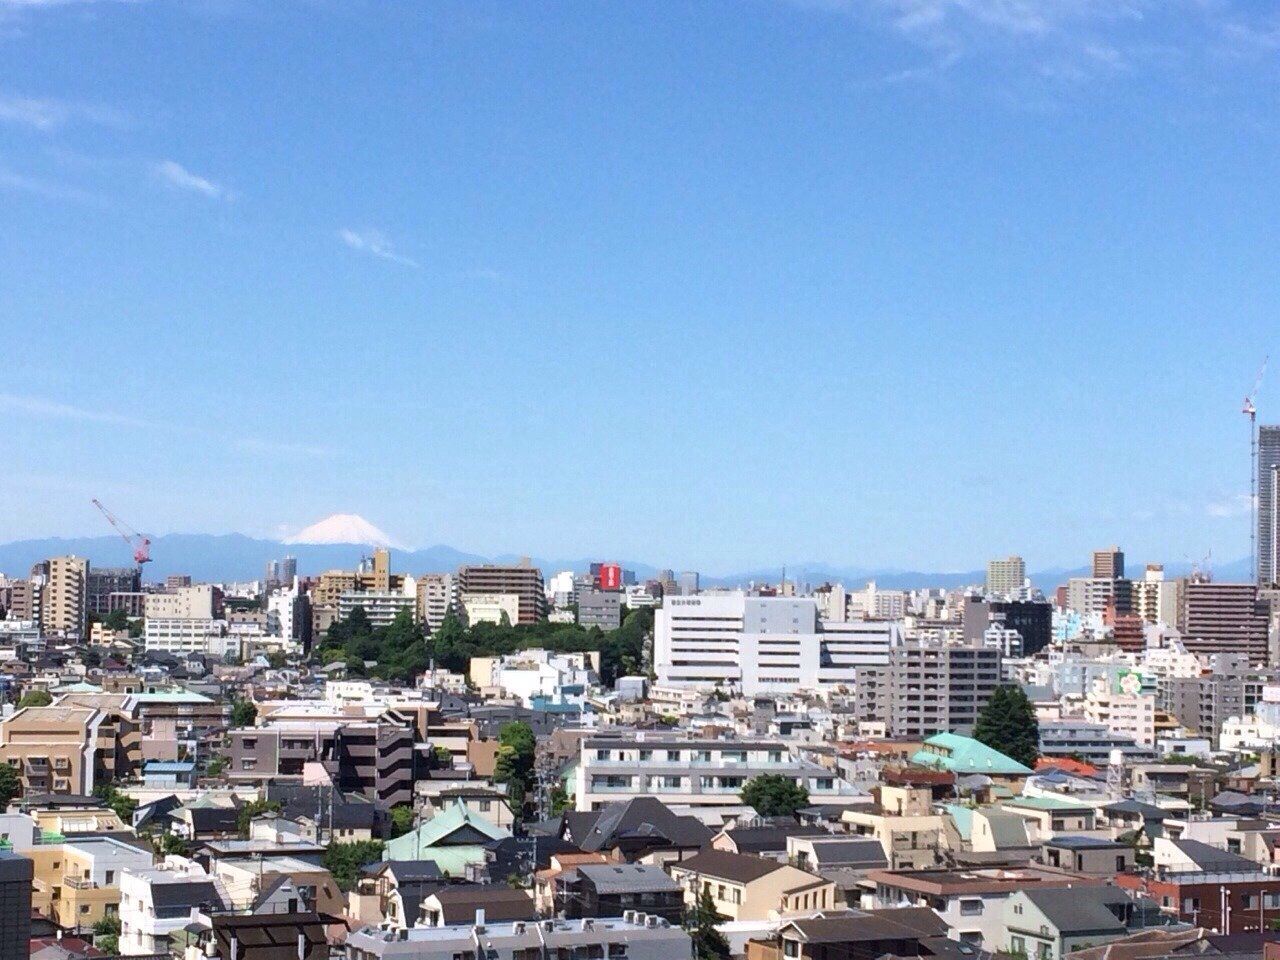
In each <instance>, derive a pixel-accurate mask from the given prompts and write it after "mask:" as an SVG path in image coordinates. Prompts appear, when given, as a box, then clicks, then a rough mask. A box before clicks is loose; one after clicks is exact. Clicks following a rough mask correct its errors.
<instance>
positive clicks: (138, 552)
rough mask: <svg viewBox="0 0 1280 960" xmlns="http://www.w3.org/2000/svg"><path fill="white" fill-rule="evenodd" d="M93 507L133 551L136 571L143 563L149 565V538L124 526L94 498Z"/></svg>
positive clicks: (123, 523)
mask: <svg viewBox="0 0 1280 960" xmlns="http://www.w3.org/2000/svg"><path fill="white" fill-rule="evenodd" d="M93 505H94V506H95V507H97V508H98V509H99V510H101V511H102V515H103V516H104V517H106V518H107V523H109V524H111V526H113V527H115V528H116V533H118V534H120V536H122V537H123V538H124V542H125V543H127V544H128V545H129V546H130V547H131V548H132V549H133V562H134V563H136V564H137V565H138V569H139V570H141V569H142V565H143V564H144V563H150V562H151V538H150V537H144V536H143V535H142V534H140V533H138V531H137V530H134V529H133V528H132V527H130V526H129V525H128V524H126V523H125V522H124V521H123V520H121V519H120V518H119V517H117V516H116V515H115V514H114V513H112V512H111V511H110V510H108V509H107V508H106V507H104V506H103V505H102V501H101V500H98V499H96V498H95V499H94V501H93Z"/></svg>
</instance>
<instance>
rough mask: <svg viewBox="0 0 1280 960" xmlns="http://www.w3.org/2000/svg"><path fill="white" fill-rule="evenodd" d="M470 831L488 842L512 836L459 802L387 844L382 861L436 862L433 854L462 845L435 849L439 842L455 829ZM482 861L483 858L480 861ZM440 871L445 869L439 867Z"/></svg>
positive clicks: (508, 831)
mask: <svg viewBox="0 0 1280 960" xmlns="http://www.w3.org/2000/svg"><path fill="white" fill-rule="evenodd" d="M464 828H470V829H471V830H473V831H476V832H478V833H480V834H482V835H483V836H485V837H488V838H489V839H490V840H505V839H506V838H507V837H509V836H511V831H510V830H504V829H503V828H502V827H499V826H497V825H496V824H493V823H490V822H489V821H488V820H486V819H485V818H484V817H482V816H479V815H478V814H474V813H472V812H471V811H470V810H468V809H467V807H466V804H464V803H463V802H462V801H461V800H455V801H454V802H453V805H452V806H451V807H449V808H448V809H447V810H442V811H441V812H440V813H438V814H436V815H435V816H434V817H432V818H431V819H430V820H428V821H427V822H426V823H423V824H421V825H419V827H418V829H416V830H410V831H409V832H408V833H406V834H405V835H404V836H401V837H396V838H395V839H394V840H391V841H389V842H388V843H387V846H386V852H385V853H384V854H383V859H384V860H435V859H437V858H436V851H438V850H448V849H463V847H464V846H466V845H465V844H457V845H452V846H443V847H437V846H436V845H437V844H439V843H440V841H441V840H444V839H445V838H447V837H448V836H449V835H450V834H453V833H456V832H457V831H458V830H461V829H464ZM481 859H483V857H482V858H481ZM441 869H442V870H443V869H444V867H443V866H441Z"/></svg>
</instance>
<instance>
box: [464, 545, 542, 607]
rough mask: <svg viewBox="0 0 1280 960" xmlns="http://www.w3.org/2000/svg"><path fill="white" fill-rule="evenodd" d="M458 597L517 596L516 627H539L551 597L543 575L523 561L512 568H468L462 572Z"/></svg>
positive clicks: (526, 561) (487, 565) (483, 566)
mask: <svg viewBox="0 0 1280 960" xmlns="http://www.w3.org/2000/svg"><path fill="white" fill-rule="evenodd" d="M458 593H459V594H460V595H461V596H464V597H465V596H466V595H467V594H489V595H493V594H514V595H515V596H516V597H518V598H519V601H520V602H519V617H518V618H517V620H516V621H514V622H516V623H537V622H538V621H539V620H545V619H546V617H547V595H546V591H545V589H544V588H543V584H542V571H541V570H539V569H538V568H537V567H535V566H533V565H532V564H530V563H529V561H528V560H523V561H521V562H520V563H518V564H514V565H511V566H498V565H493V564H485V565H474V566H472V565H468V566H462V567H459V568H458Z"/></svg>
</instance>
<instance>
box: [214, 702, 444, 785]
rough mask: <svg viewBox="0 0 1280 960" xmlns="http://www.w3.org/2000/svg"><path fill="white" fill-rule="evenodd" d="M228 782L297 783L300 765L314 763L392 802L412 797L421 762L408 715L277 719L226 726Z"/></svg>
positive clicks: (342, 780) (336, 778) (341, 782)
mask: <svg viewBox="0 0 1280 960" xmlns="http://www.w3.org/2000/svg"><path fill="white" fill-rule="evenodd" d="M227 743H228V763H227V771H226V772H227V776H228V777H229V779H230V780H231V782H232V783H254V784H262V783H266V782H268V781H274V782H277V783H290V782H292V783H301V782H302V774H303V767H304V766H305V765H306V764H308V763H320V764H322V765H323V767H324V768H325V770H326V771H328V772H329V774H330V776H331V777H332V778H333V782H334V784H335V786H337V787H338V788H339V789H341V790H344V791H350V792H354V793H361V794H363V795H364V796H366V797H368V798H369V799H371V800H382V801H385V802H386V803H387V804H389V805H391V806H394V805H396V804H400V803H412V802H413V785H414V782H415V781H416V780H417V779H418V777H419V776H420V775H424V774H425V770H426V763H425V760H424V758H423V757H422V756H421V755H420V754H419V751H418V749H417V747H416V737H415V734H414V728H413V724H412V722H411V721H408V720H398V719H396V718H395V717H394V715H393V714H390V713H388V714H384V715H383V716H382V717H379V718H377V719H371V720H351V721H325V720H317V721H314V722H305V721H281V722H278V723H271V724H268V725H267V726H262V727H241V728H238V729H234V730H230V731H228V732H227Z"/></svg>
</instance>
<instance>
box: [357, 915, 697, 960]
mask: <svg viewBox="0 0 1280 960" xmlns="http://www.w3.org/2000/svg"><path fill="white" fill-rule="evenodd" d="M692 951H693V944H692V941H691V940H690V938H689V934H688V933H686V932H685V931H684V930H682V929H681V928H680V927H678V926H672V925H671V924H670V923H668V922H667V921H666V920H663V919H662V918H661V917H657V916H649V915H648V914H643V913H634V912H632V911H627V914H626V916H624V917H610V918H603V917H597V918H584V919H582V920H515V921H511V922H503V923H490V922H487V920H486V918H485V914H484V910H483V909H480V910H477V911H476V914H475V922H474V923H466V924H459V925H454V926H443V927H412V928H410V929H408V930H376V929H374V928H372V927H365V928H363V929H360V930H353V931H352V932H351V933H350V935H348V937H347V957H348V958H349V960H459V958H460V957H481V956H483V957H485V958H486V960H528V958H532V957H575V958H576V957H609V958H617V960H624V958H625V960H673V958H678V957H688V956H691V955H692Z"/></svg>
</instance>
